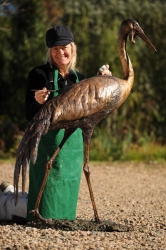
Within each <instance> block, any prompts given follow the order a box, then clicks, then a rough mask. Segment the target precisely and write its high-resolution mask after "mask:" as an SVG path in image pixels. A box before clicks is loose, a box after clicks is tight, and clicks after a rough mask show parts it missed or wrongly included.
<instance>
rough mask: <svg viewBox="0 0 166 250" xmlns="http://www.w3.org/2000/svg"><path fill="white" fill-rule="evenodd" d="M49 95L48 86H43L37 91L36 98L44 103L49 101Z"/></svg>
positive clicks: (40, 102)
mask: <svg viewBox="0 0 166 250" xmlns="http://www.w3.org/2000/svg"><path fill="white" fill-rule="evenodd" d="M49 95H50V92H49V91H48V90H47V89H46V88H43V89H41V90H37V91H35V96H34V98H35V100H36V101H37V102H38V103H39V104H44V103H45V102H46V101H47V99H48V97H49Z"/></svg>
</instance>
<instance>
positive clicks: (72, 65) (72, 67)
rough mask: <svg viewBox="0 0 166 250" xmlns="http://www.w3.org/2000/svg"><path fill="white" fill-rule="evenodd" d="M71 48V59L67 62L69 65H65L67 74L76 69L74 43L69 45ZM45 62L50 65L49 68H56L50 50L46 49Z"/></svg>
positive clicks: (75, 48) (75, 47)
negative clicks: (53, 66)
mask: <svg viewBox="0 0 166 250" xmlns="http://www.w3.org/2000/svg"><path fill="white" fill-rule="evenodd" d="M71 48H72V58H71V60H70V62H69V64H68V65H67V68H66V70H67V72H69V71H70V70H75V69H76V61H77V46H76V44H75V43H74V42H72V43H71ZM46 60H47V62H49V63H50V65H51V67H52V65H55V66H56V63H55V62H54V60H53V58H52V56H51V48H48V51H47V55H46Z"/></svg>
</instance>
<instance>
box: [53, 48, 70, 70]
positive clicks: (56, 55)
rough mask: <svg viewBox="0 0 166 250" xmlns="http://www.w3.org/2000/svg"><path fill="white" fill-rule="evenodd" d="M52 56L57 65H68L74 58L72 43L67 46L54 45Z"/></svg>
mask: <svg viewBox="0 0 166 250" xmlns="http://www.w3.org/2000/svg"><path fill="white" fill-rule="evenodd" d="M51 56H52V59H53V61H54V62H55V64H56V65H57V67H63V66H65V65H68V63H69V62H70V60H71V58H72V46H71V44H68V45H65V46H62V45H61V46H54V47H52V48H51Z"/></svg>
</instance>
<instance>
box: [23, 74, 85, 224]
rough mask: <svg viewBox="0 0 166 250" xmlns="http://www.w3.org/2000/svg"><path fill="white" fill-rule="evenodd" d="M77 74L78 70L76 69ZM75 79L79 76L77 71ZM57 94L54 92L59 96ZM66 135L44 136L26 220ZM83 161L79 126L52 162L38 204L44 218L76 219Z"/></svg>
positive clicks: (34, 168)
mask: <svg viewBox="0 0 166 250" xmlns="http://www.w3.org/2000/svg"><path fill="white" fill-rule="evenodd" d="M74 73H75V74H76V72H74ZM76 78H77V80H76V82H78V81H79V80H78V77H77V74H76ZM57 82H58V70H55V75H54V88H55V89H58V83H57ZM56 95H58V94H57V92H55V95H54V96H56ZM63 135H64V130H63V129H61V130H52V131H49V132H48V133H47V134H46V135H43V136H42V138H41V141H40V143H39V147H38V157H37V161H36V164H35V165H33V164H32V163H31V162H30V170H29V195H28V206H27V221H31V220H34V217H33V215H32V214H31V213H30V211H31V210H32V209H34V207H35V203H36V199H37V196H38V193H39V190H40V187H41V184H42V181H43V177H44V174H45V165H46V162H47V161H48V160H49V159H50V157H51V156H52V155H53V153H54V151H55V150H56V148H57V147H58V145H59V144H60V142H61V140H62V138H63ZM82 163H83V138H82V131H81V129H77V130H76V131H75V132H74V133H73V134H72V135H71V136H70V138H69V139H68V140H67V141H66V143H65V144H64V146H63V147H62V149H61V151H60V152H59V154H58V156H57V157H56V159H55V160H54V162H53V164H52V169H51V171H50V173H49V176H48V179H47V183H46V186H45V190H44V192H43V196H42V199H41V202H40V206H39V212H40V214H41V215H42V216H43V217H44V218H52V219H68V220H75V219H76V208H77V200H78V193H79V187H80V179H81V172H82Z"/></svg>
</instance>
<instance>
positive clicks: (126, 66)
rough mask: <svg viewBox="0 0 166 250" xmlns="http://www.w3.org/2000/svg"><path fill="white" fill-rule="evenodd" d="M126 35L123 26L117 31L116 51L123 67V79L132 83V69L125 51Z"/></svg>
mask: <svg viewBox="0 0 166 250" xmlns="http://www.w3.org/2000/svg"><path fill="white" fill-rule="evenodd" d="M127 35H128V34H127V32H125V31H124V30H123V28H121V29H120V31H119V38H118V51H119V57H120V60H121V64H122V68H123V74H124V80H127V82H128V83H130V84H131V85H132V84H133V82H134V71H133V67H132V64H131V61H130V58H129V56H128V54H127V51H126V40H127Z"/></svg>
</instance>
